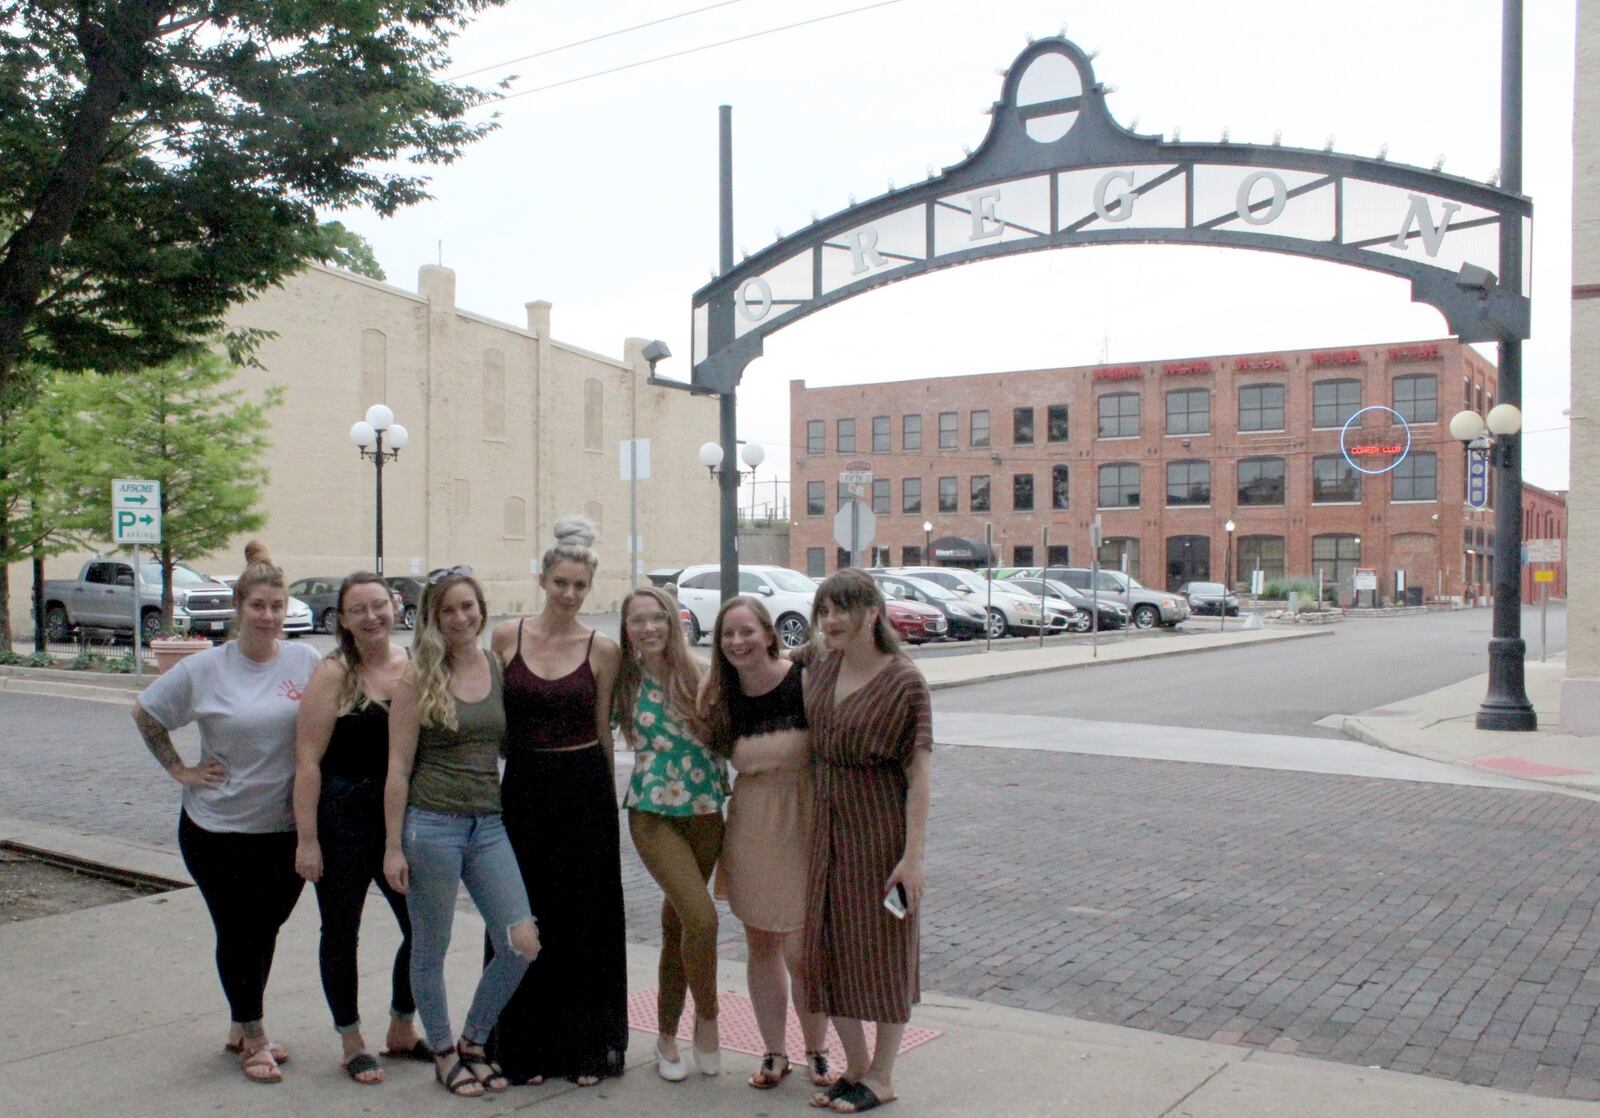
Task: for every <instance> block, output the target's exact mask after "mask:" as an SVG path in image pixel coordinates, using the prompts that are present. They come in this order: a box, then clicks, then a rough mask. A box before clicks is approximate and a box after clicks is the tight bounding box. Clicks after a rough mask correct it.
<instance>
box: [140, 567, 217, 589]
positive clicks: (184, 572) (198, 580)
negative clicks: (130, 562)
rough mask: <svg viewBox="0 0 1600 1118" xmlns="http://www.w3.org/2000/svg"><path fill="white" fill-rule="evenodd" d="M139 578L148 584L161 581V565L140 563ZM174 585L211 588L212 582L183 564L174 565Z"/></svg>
mask: <svg viewBox="0 0 1600 1118" xmlns="http://www.w3.org/2000/svg"><path fill="white" fill-rule="evenodd" d="M139 572H140V574H139V577H140V578H142V579H144V581H145V582H147V583H158V582H160V581H161V564H160V563H140V564H139ZM172 585H174V586H211V585H213V583H212V581H211V580H210V579H209V578H207V577H206V576H205V575H203V574H201V573H200V572H199V571H195V570H192V569H190V568H188V567H185V566H184V565H183V564H182V563H174V564H173V565H172Z"/></svg>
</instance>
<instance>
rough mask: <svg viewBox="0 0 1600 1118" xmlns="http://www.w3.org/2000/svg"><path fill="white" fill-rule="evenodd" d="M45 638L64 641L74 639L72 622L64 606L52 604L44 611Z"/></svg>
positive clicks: (58, 641)
mask: <svg viewBox="0 0 1600 1118" xmlns="http://www.w3.org/2000/svg"><path fill="white" fill-rule="evenodd" d="M44 638H45V640H48V641H55V642H56V643H58V644H59V643H62V642H65V641H68V640H71V639H72V622H71V621H70V620H68V618H67V611H66V609H65V607H63V606H51V607H50V608H49V609H47V610H45V611H44Z"/></svg>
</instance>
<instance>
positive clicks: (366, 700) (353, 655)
mask: <svg viewBox="0 0 1600 1118" xmlns="http://www.w3.org/2000/svg"><path fill="white" fill-rule="evenodd" d="M358 586H381V587H383V590H384V594H385V595H387V594H388V592H389V584H388V583H386V582H384V581H383V579H382V577H381V576H379V575H375V574H373V573H372V572H371V571H356V572H355V573H354V574H352V575H349V576H347V577H346V578H345V580H344V581H343V582H341V583H340V584H339V599H338V601H336V602H335V603H334V607H333V608H334V614H335V616H336V618H337V621H336V622H335V625H334V632H335V633H337V634H338V637H339V643H338V645H337V646H336V647H335V648H334V650H333V651H332V652H330V653H328V659H330V660H332V661H333V662H334V663H335V664H338V665H339V672H340V675H339V694H338V696H337V697H336V698H335V700H334V702H335V706H336V709H337V710H338V712H339V716H340V717H341V718H342V717H343V716H344V715H346V714H351V713H354V712H355V711H357V710H364V709H366V707H367V705H368V704H370V703H371V702H372V698H371V697H370V696H369V695H368V694H367V692H366V689H365V688H364V687H362V686H361V653H360V652H359V651H358V650H357V649H356V635H355V634H354V633H352V632H351V631H350V628H349V626H347V625H346V624H345V623H344V599H345V596H346V595H347V594H349V593H350V591H352V590H354V589H355V588H356V587H358Z"/></svg>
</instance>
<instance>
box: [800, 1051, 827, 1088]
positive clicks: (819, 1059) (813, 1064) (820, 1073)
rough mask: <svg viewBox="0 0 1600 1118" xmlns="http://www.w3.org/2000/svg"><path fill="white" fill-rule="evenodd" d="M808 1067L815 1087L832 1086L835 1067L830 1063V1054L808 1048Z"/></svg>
mask: <svg viewBox="0 0 1600 1118" xmlns="http://www.w3.org/2000/svg"><path fill="white" fill-rule="evenodd" d="M806 1068H807V1070H809V1071H810V1073H811V1085H812V1086H813V1087H832V1086H833V1069H832V1068H831V1067H830V1066H829V1065H828V1054H827V1053H826V1052H818V1051H814V1050H812V1049H809V1048H808V1049H806Z"/></svg>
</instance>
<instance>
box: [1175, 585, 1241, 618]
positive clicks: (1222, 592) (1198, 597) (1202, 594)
mask: <svg viewBox="0 0 1600 1118" xmlns="http://www.w3.org/2000/svg"><path fill="white" fill-rule="evenodd" d="M1178 593H1179V594H1182V595H1183V596H1184V597H1185V598H1187V599H1188V600H1189V612H1190V613H1196V614H1198V613H1211V614H1217V615H1219V616H1220V615H1222V614H1223V613H1226V614H1227V616H1229V617H1238V616H1239V599H1238V598H1236V597H1234V596H1233V595H1232V594H1230V593H1228V590H1227V587H1225V586H1223V585H1222V583H1220V582H1186V583H1184V584H1183V585H1182V586H1180V587H1178Z"/></svg>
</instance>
